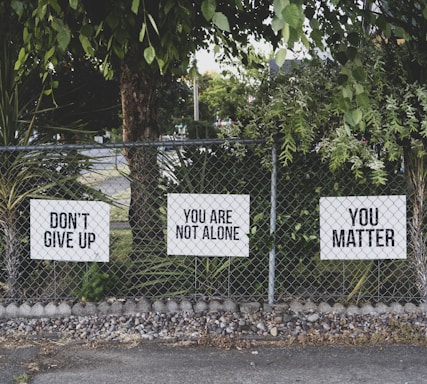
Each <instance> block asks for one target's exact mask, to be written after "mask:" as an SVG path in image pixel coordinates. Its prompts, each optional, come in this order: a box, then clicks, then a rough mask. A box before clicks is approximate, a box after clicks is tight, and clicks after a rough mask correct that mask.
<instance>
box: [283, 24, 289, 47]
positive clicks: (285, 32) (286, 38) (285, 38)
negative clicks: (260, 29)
mask: <svg viewBox="0 0 427 384" xmlns="http://www.w3.org/2000/svg"><path fill="white" fill-rule="evenodd" d="M290 36H291V31H290V28H289V24H286V23H285V22H284V25H283V28H282V38H283V41H284V42H285V43H287V42H288V41H289V37H290Z"/></svg>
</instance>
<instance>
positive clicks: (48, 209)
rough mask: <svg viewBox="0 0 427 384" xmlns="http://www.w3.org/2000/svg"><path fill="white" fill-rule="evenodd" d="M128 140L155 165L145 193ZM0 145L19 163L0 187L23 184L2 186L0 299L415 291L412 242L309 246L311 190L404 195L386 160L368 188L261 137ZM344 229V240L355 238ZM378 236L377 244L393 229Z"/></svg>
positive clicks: (356, 298)
mask: <svg viewBox="0 0 427 384" xmlns="http://www.w3.org/2000/svg"><path fill="white" fill-rule="evenodd" d="M276 149H277V148H276ZM129 151H133V156H135V157H134V159H140V161H141V171H144V170H150V172H153V174H150V175H144V177H146V178H147V180H148V179H149V180H150V183H152V185H151V186H150V188H152V189H151V190H150V194H149V196H147V194H146V193H144V185H145V184H144V183H146V182H147V180H144V179H143V178H141V177H140V176H138V178H137V177H136V176H135V175H132V174H130V173H129V169H128V167H127V162H126V157H125V155H126V154H128V152H129ZM147 151H149V152H150V156H146V152H147ZM10 153H12V154H16V155H18V154H19V156H20V157H21V158H22V159H23V160H24V162H23V163H22V167H15V168H13V169H12V168H11V169H7V167H2V168H1V169H2V175H1V179H0V188H1V189H2V190H3V191H6V190H7V188H10V183H11V182H12V181H13V180H23V178H26V180H27V183H21V184H22V185H21V186H20V189H19V193H16V194H15V195H14V196H13V198H10V197H9V196H6V194H4V193H3V194H2V195H1V201H0V204H1V205H0V213H1V216H2V218H3V219H2V220H0V223H1V229H0V266H1V271H0V298H1V299H2V301H24V300H27V301H47V300H77V299H84V300H87V301H99V300H103V299H105V298H110V297H114V298H141V297H145V298H148V299H157V298H161V299H165V298H168V297H178V298H189V299H196V298H199V297H220V298H231V299H234V300H237V301H240V300H265V301H267V300H269V301H272V300H274V301H282V300H288V299H291V298H297V299H299V298H311V299H312V300H315V301H319V300H323V301H340V302H361V301H371V302H372V301H373V302H378V301H396V300H397V301H416V300H419V299H420V296H419V293H418V291H417V288H416V286H415V283H414V282H415V281H416V279H415V271H414V267H413V264H411V259H410V252H409V254H408V258H405V257H406V253H405V252H404V253H405V255H402V253H399V255H400V256H401V257H399V258H388V257H384V258H376V257H369V256H368V257H364V258H359V259H355V258H353V257H351V255H350V252H349V256H348V258H347V257H346V253H345V249H344V250H343V252H344V253H343V255H344V256H343V257H342V258H336V259H333V258H332V259H325V257H321V256H322V255H321V249H320V237H319V236H320V228H319V223H320V220H319V215H320V211H319V201H320V199H321V198H323V197H339V196H383V197H384V196H404V195H406V187H405V172H404V170H400V169H399V167H398V166H397V167H396V168H394V166H393V164H390V172H389V175H390V176H389V180H388V183H387V184H386V185H385V186H381V187H378V186H373V185H371V184H369V182H368V180H362V181H359V182H356V181H355V180H354V179H353V177H352V174H351V172H350V171H349V170H348V169H341V170H340V171H339V172H334V173H333V172H331V171H330V169H329V167H328V164H327V163H326V162H322V161H321V159H320V157H319V155H318V154H317V153H316V152H311V153H309V154H306V155H302V154H296V156H295V159H294V161H293V163H292V164H290V165H288V166H286V167H285V166H283V165H282V164H280V163H279V162H278V161H277V159H276V157H275V156H272V153H273V154H274V151H273V150H272V148H271V146H270V145H268V144H267V143H266V142H264V141H262V140H258V141H253V140H243V141H239V140H230V141H223V140H211V141H181V142H167V143H161V142H158V143H136V144H132V145H129V146H126V145H124V144H120V145H116V144H111V145H99V144H97V145H91V146H89V145H80V146H79V145H75V146H73V145H68V146H66V145H64V146H41V147H20V148H17V147H13V148H6V147H3V148H0V156H5V155H6V154H10ZM34 153H36V154H37V169H39V170H40V169H43V170H45V171H46V170H48V171H49V173H50V178H52V177H53V176H55V174H56V173H57V174H58V176H59V175H61V177H62V178H63V184H62V185H60V186H57V185H55V184H53V183H50V182H46V179H43V178H42V177H41V176H40V177H34V175H35V173H34V168H32V167H33V166H34V164H33V165H32V167H29V168H28V169H27V168H26V164H25V161H26V160H27V159H29V158H31V156H32V155H33V154H34ZM153 153H155V156H154V157H153ZM52 154H54V155H55V156H54V158H55V160H54V161H53V160H52ZM147 159H151V160H150V161H151V162H154V163H155V164H149V165H147V163H144V162H146V161H147ZM26 170H27V171H28V172H29V174H26ZM272 172H273V173H272ZM142 174H143V173H142ZM272 174H273V177H272ZM5 175H7V178H6V177H5ZM153 183H155V185H153ZM272 186H273V188H272ZM15 192H16V191H15ZM171 197H176V199H175V200H173V199H172V198H171ZM11 199H12V200H11ZM407 201H408V202H410V198H408V199H407ZM80 203H81V204H82V205H79V204H80ZM246 203H247V206H246V205H245V204H246ZM386 204H387V202H386ZM272 207H273V209H272ZM332 208H333V207H332ZM338 208H339V207H337V210H338ZM359 208H360V207H359ZM371 208H372V207H371ZM372 209H374V208H372ZM392 211H393V210H392ZM351 212H353V214H354V215H355V212H356V211H355V210H354V211H351V210H350V213H351ZM363 212H364V211H363ZM366 212H367V213H368V212H374V214H375V212H378V211H375V210H371V211H368V209H367V208H366ZM380 212H381V211H380ZM332 214H333V213H332ZM371 216H372V215H371ZM7 217H9V218H13V219H10V220H9V219H8V220H5V219H4V218H7ZM350 217H351V216H350ZM355 217H356V216H354V218H355ZM141 218H144V219H141ZM272 218H273V219H272ZM173 220H175V221H173ZM180 220H181V221H180ZM362 220H363V218H362ZM375 220H377V221H375ZM381 220H382V219H381V214H380V216H378V215H377V216H375V217H371V222H370V223H368V222H367V223H366V228H362V229H359V232H354V233H356V234H358V235H357V236H361V233H362V232H360V231H362V230H366V231H367V232H366V236H369V233H371V235H372V233H376V234H378V233H379V235H375V236H380V237H379V238H381V236H383V235H382V234H381V233H382V232H381V228H380V227H379V225H380V224H381V222H380V221H381ZM392 221H393V220H392ZM171 222H172V225H171ZM400 222H401V220H400ZM246 225H247V226H246ZM361 225H364V222H363V221H362V222H361ZM368 225H370V226H371V227H372V228H371V227H369V228H368ZM381 225H382V224H381ZM403 226H404V227H406V223H404V224H403ZM374 227H376V228H374ZM355 231H356V229H355ZM369 231H371V232H369ZM372 231H377V232H372ZM378 231H379V232H378ZM337 233H340V234H341V232H337ZM397 235H398V234H397V233H396V234H395V236H396V237H395V238H394V237H393V240H395V239H396V241H395V242H396V243H397V242H398V240H397V239H398V237H397ZM399 235H402V234H401V233H400V231H399ZM404 235H405V236H403V237H405V238H406V233H405V234H404ZM337 236H338V235H337ZM340 236H341V235H340ZM342 236H344V235H342ZM346 236H347V238H346V240H344V238H342V239H341V238H340V239H341V240H342V241H347V242H348V241H350V243H348V244H347V246H348V247H349V248H352V247H357V246H359V245H360V244H359V240H360V241H362V240H361V238H359V237H356V238H355V239H353V241H354V244H353V243H352V241H351V238H350V240H349V238H348V235H346ZM384 236H385V235H384ZM388 236H389V237H390V236H391V232H388ZM393 236H394V233H393ZM403 237H399V239H400V238H403ZM337 239H338V237H337ZM364 239H365V242H366V243H368V242H369V237H365V238H364ZM373 239H374V240H375V238H373ZM172 240H174V241H172ZM378 241H380V242H381V243H378ZM378 241H377V243H376V244H377V245H378V244H379V247H383V248H384V250H385V254H387V253H388V250H390V249H391V248H390V247H392V245H391V240H390V241H389V244H387V245H386V244H385V243H384V244H383V243H382V240H378ZM399 241H400V240H399ZM393 246H395V244H393ZM388 247H389V248H388Z"/></svg>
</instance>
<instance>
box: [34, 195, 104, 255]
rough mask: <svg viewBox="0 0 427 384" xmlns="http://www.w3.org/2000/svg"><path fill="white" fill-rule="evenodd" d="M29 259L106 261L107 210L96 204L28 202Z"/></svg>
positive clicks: (61, 201) (88, 202)
mask: <svg viewBox="0 0 427 384" xmlns="http://www.w3.org/2000/svg"><path fill="white" fill-rule="evenodd" d="M30 243H31V258H32V259H37V260H57V261H98V262H107V261H109V252H110V206H109V205H108V204H107V203H103V202H100V201H76V200H38V199H35V200H31V202H30Z"/></svg>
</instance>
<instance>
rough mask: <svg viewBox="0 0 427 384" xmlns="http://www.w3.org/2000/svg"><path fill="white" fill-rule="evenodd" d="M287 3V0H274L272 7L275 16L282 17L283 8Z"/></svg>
mask: <svg viewBox="0 0 427 384" xmlns="http://www.w3.org/2000/svg"><path fill="white" fill-rule="evenodd" d="M288 5H289V0H274V1H273V8H274V13H275V14H276V16H277V17H279V18H282V12H283V10H284V9H285V8H286V7H287V6H288Z"/></svg>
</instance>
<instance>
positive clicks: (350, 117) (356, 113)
mask: <svg viewBox="0 0 427 384" xmlns="http://www.w3.org/2000/svg"><path fill="white" fill-rule="evenodd" d="M362 117H363V113H362V111H361V110H360V109H355V110H353V111H348V112H346V114H345V121H346V123H347V124H348V125H350V126H351V127H355V126H356V125H357V124H359V123H360V121H361V120H362Z"/></svg>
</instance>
